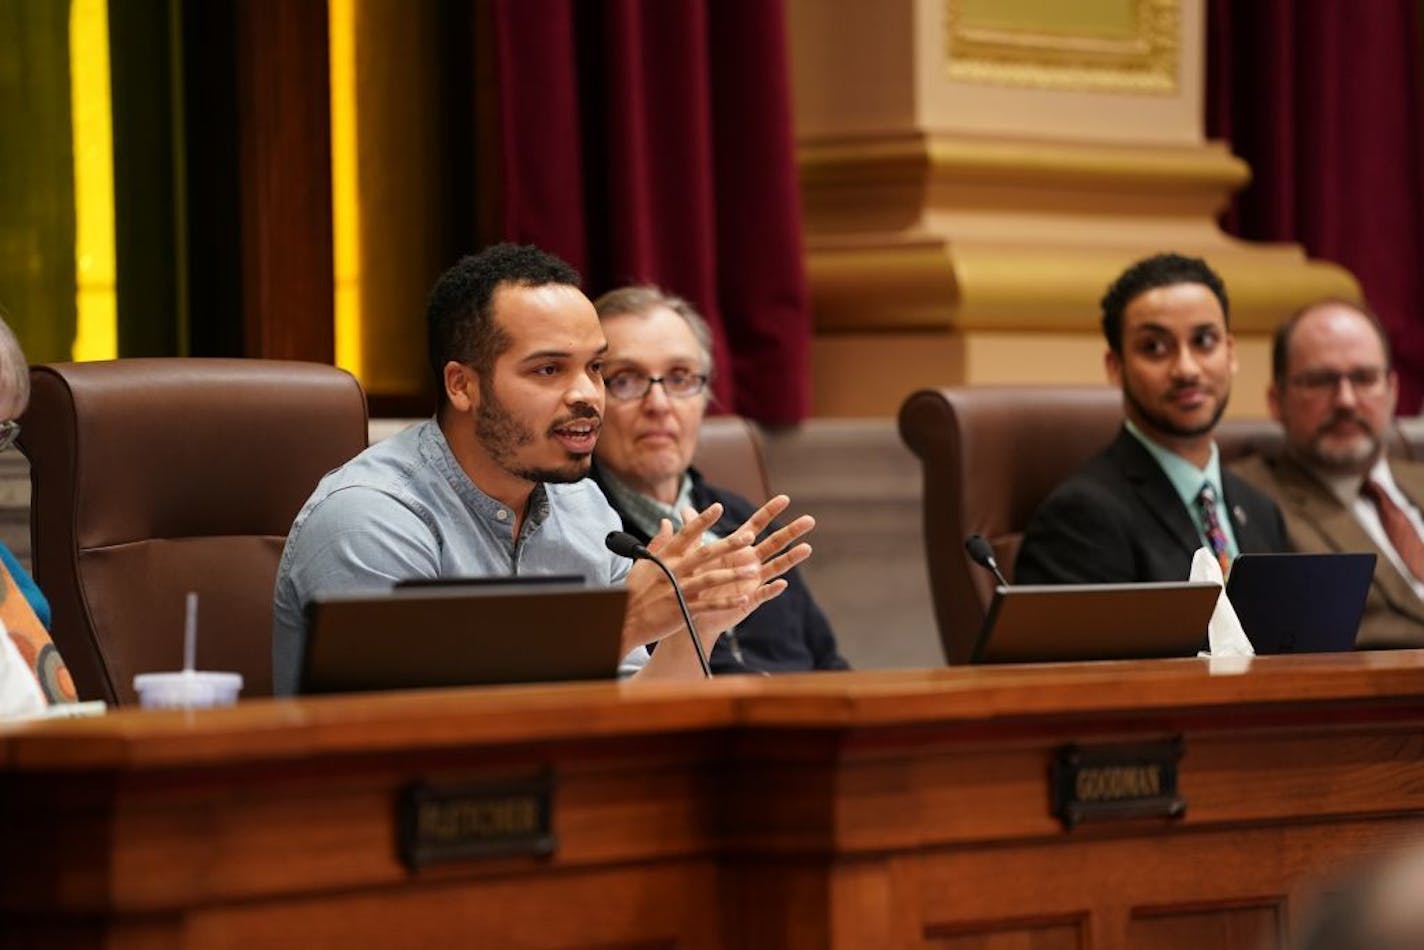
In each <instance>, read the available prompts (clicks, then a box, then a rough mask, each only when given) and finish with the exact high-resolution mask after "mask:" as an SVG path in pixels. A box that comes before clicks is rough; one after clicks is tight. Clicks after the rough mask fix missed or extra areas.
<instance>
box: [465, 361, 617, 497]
mask: <svg viewBox="0 0 1424 950" xmlns="http://www.w3.org/2000/svg"><path fill="white" fill-rule="evenodd" d="M587 418H593V419H597V418H598V411H597V410H596V409H594V408H593V407H592V406H586V405H580V406H575V407H574V410H573V412H572V413H571V414H570V416H569V417H568V418H566V419H562V420H560V421H558V422H556V423H554V425H553V426H551V427H550V428H558V427H559V426H562V425H566V424H567V423H569V422H571V421H573V420H574V419H587ZM475 436H476V438H478V439H479V442H480V445H481V446H483V447H484V450H485V452H487V453H488V454H489V457H490V458H491V459H493V460H494V462H495V464H497V465H498V466H499V467H500V468H502V469H504V470H505V471H506V472H508V473H509V474H511V475H513V476H514V477H515V478H520V479H523V480H524V481H526V482H552V483H558V484H565V483H569V482H577V481H582V480H583V479H584V478H586V477H587V476H588V469H589V466H590V465H591V464H592V456H591V455H574V454H573V453H570V454H569V461H568V464H566V465H562V466H560V467H558V468H527V467H525V466H522V465H520V464H519V463H518V462H517V461H516V459H515V456H516V455H517V454H518V451H519V450H520V449H522V448H524V447H525V446H526V445H532V444H533V443H534V439H535V435H534V430H533V429H531V428H529V427H528V426H526V425H525V424H524V423H522V422H520V421H519V420H518V419H516V418H515V417H514V415H513V413H511V412H510V411H509V409H508V408H507V407H506V406H505V405H504V403H503V402H501V401H500V400H499V397H498V396H496V395H495V394H494V388H493V387H492V386H488V385H486V383H485V377H484V376H481V377H480V406H479V409H477V410H476V411H475Z"/></svg>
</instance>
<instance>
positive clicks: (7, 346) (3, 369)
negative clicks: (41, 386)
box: [0, 307, 30, 419]
mask: <svg viewBox="0 0 1424 950" xmlns="http://www.w3.org/2000/svg"><path fill="white" fill-rule="evenodd" d="M8 316H9V314H7V313H6V312H5V308H4V307H0V419H14V418H16V417H17V416H19V415H20V414H21V413H23V412H24V411H25V407H26V406H28V405H29V404H30V363H29V361H28V360H26V359H25V351H24V350H22V349H20V341H19V340H18V339H16V338H15V331H14V330H11V329H10V324H9V323H8V322H6V318H7V317H8Z"/></svg>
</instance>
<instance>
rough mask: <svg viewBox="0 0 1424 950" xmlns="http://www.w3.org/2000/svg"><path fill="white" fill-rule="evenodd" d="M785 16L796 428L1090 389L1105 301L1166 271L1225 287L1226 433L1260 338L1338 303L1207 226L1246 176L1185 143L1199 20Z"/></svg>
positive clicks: (1270, 255)
mask: <svg viewBox="0 0 1424 950" xmlns="http://www.w3.org/2000/svg"><path fill="white" fill-rule="evenodd" d="M790 13H791V27H792V36H793V50H792V58H793V85H794V91H795V97H796V103H795V104H796V123H797V137H798V143H799V162H800V168H801V178H802V195H803V202H804V208H805V219H806V236H807V256H808V274H809V278H810V283H811V294H812V302H813V307H814V310H815V317H816V328H817V336H816V340H815V347H814V379H815V411H816V412H817V413H818V414H821V415H842V416H844V415H851V416H854V415H886V414H893V413H894V412H895V411H896V409H897V408H898V406H899V403H900V401H901V400H902V399H903V398H904V396H905V395H906V394H907V393H909V392H910V391H911V390H912V389H915V388H918V387H920V386H933V385H951V384H963V383H995V382H1100V381H1102V380H1103V378H1104V377H1103V369H1102V353H1103V350H1104V345H1103V343H1102V341H1101V337H1100V335H1099V333H1098V329H1097V319H1098V315H1097V309H1098V308H1097V301H1098V299H1099V298H1100V297H1101V295H1102V293H1103V290H1104V289H1105V288H1106V286H1107V284H1108V282H1109V281H1111V280H1112V278H1113V277H1114V276H1115V275H1116V274H1117V273H1118V272H1120V271H1121V270H1122V269H1123V268H1124V267H1125V266H1126V265H1127V264H1128V263H1130V262H1131V261H1133V260H1135V259H1137V258H1139V257H1142V256H1145V255H1147V254H1151V253H1154V252H1157V251H1164V250H1177V251H1181V252H1183V253H1190V254H1196V255H1200V256H1203V257H1205V258H1207V260H1208V261H1210V262H1211V264H1212V265H1213V266H1214V267H1215V268H1216V269H1217V270H1218V271H1219V272H1220V273H1221V274H1222V276H1223V278H1224V279H1225V281H1226V283H1227V288H1228V292H1229V294H1230V296H1231V299H1232V305H1233V306H1232V326H1233V329H1234V330H1235V331H1236V334H1237V338H1238V351H1239V353H1240V355H1241V358H1242V367H1243V368H1242V374H1241V376H1240V377H1239V378H1238V382H1237V389H1236V397H1235V399H1234V401H1233V409H1232V411H1233V413H1235V414H1252V415H1258V414H1261V413H1263V412H1264V395H1263V394H1264V387H1265V383H1266V380H1267V377H1268V373H1269V368H1268V362H1269V359H1268V353H1267V350H1268V346H1267V337H1268V335H1269V332H1270V329H1271V328H1272V327H1273V326H1274V325H1275V323H1276V321H1277V320H1279V318H1280V317H1281V316H1282V315H1284V314H1285V313H1286V312H1288V311H1289V310H1290V309H1292V308H1294V307H1295V306H1298V305H1299V304H1301V303H1304V302H1306V301H1308V300H1310V299H1313V298H1315V297H1318V296H1321V295H1324V294H1336V295H1341V296H1347V297H1354V296H1358V292H1359V291H1358V286H1357V285H1356V283H1355V281H1354V280H1353V278H1352V277H1351V276H1350V275H1349V274H1348V273H1347V272H1346V271H1344V270H1343V269H1341V268H1339V267H1337V266H1335V265H1333V264H1328V263H1324V262H1320V261H1311V260H1309V259H1307V258H1306V256H1305V254H1304V253H1303V251H1302V250H1301V249H1300V248H1299V247H1297V246H1295V245H1257V244H1249V243H1246V242H1242V241H1238V240H1236V239H1233V238H1231V237H1229V236H1227V235H1225V234H1224V233H1223V232H1222V231H1221V230H1220V228H1219V227H1218V226H1217V224H1216V216H1217V215H1218V213H1219V212H1220V211H1221V210H1222V209H1223V208H1225V207H1226V205H1227V202H1228V201H1229V198H1230V195H1231V193H1232V192H1234V191H1235V190H1237V189H1239V188H1241V187H1242V186H1244V185H1245V184H1246V182H1247V181H1248V180H1249V177H1250V170H1249V169H1248V168H1247V167H1246V165H1245V163H1244V162H1242V161H1241V160H1240V159H1238V158H1236V157H1234V156H1232V155H1231V154H1230V153H1229V151H1228V150H1227V149H1226V147H1225V146H1224V145H1223V144H1221V143H1218V142H1208V141H1206V140H1205V138H1204V132H1203V119H1202V116H1203V103H1202V89H1203V84H1204V82H1203V59H1204V54H1203V28H1204V11H1203V7H1202V4H1201V0H1079V2H1075V3H1072V4H1065V3H1060V2H1057V0H992V2H991V0H884V2H882V3H877V4H866V3H862V2H860V0H791V3H790ZM852 381H853V382H852Z"/></svg>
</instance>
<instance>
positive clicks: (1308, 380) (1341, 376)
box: [1288, 366, 1385, 396]
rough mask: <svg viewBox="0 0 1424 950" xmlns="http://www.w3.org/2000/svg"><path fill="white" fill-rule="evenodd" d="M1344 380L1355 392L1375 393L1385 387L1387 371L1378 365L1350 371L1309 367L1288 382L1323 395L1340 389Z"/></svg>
mask: <svg viewBox="0 0 1424 950" xmlns="http://www.w3.org/2000/svg"><path fill="white" fill-rule="evenodd" d="M1342 380H1345V381H1348V382H1349V383H1350V388H1351V389H1353V390H1354V391H1355V392H1358V393H1365V394H1366V395H1373V394H1375V393H1378V392H1379V391H1380V390H1381V389H1382V388H1383V387H1384V380H1385V372H1384V370H1383V369H1382V368H1380V367H1378V366H1367V367H1363V368H1361V369H1352V370H1350V371H1349V372H1348V373H1342V372H1340V371H1339V370H1333V369H1308V370H1306V371H1305V372H1303V373H1296V374H1295V375H1294V376H1292V377H1291V378H1290V379H1289V380H1288V382H1289V383H1290V384H1291V385H1292V386H1295V387H1297V388H1299V389H1304V390H1305V391H1306V392H1309V393H1312V394H1315V395H1322V396H1323V395H1325V394H1327V393H1333V392H1335V391H1336V390H1338V389H1339V388H1340V383H1341V381H1342Z"/></svg>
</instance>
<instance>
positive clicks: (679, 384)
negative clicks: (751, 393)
mask: <svg viewBox="0 0 1424 950" xmlns="http://www.w3.org/2000/svg"><path fill="white" fill-rule="evenodd" d="M653 383H661V384H662V387H663V392H665V393H667V394H668V395H669V396H673V397H676V398H678V399H687V398H689V397H691V396H696V395H697V394H698V393H700V392H702V390H704V389H706V388H707V374H705V373H689V372H687V371H686V370H680V369H675V370H673V371H672V372H671V373H666V374H664V375H662V376H649V375H648V374H647V373H642V372H639V371H638V370H635V369H625V370H620V371H619V372H617V373H614V374H613V375H612V376H605V377H604V378H603V385H604V386H605V387H606V388H607V389H608V394H609V395H610V396H612V397H613V398H614V399H624V400H632V399H642V398H643V397H644V396H646V395H647V394H648V393H649V392H651V391H652V388H653Z"/></svg>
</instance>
